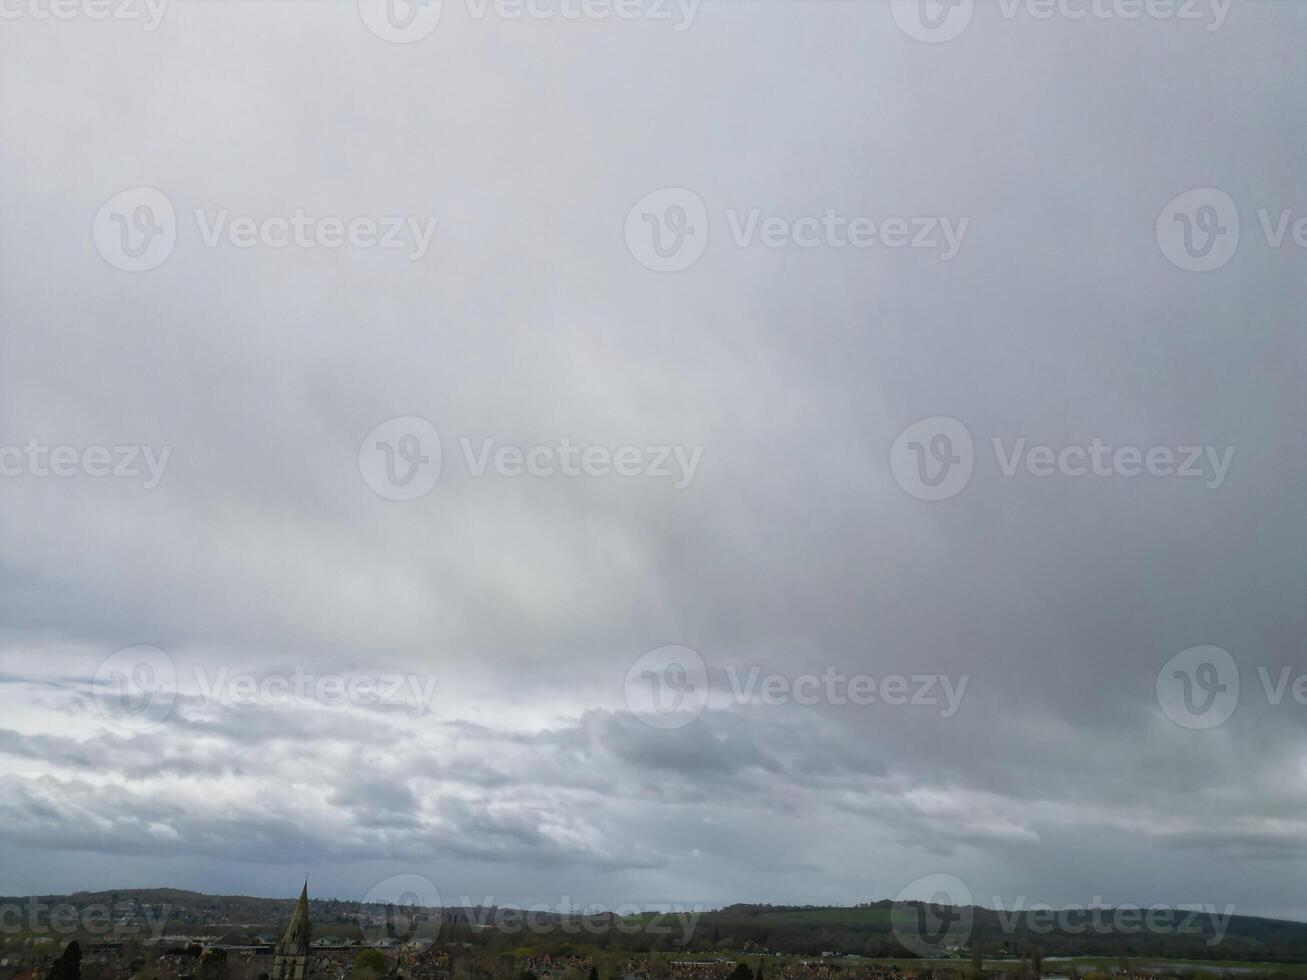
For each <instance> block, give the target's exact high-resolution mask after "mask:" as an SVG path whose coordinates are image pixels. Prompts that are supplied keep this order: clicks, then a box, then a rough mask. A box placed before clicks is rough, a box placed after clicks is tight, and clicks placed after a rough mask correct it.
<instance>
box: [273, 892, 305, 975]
mask: <svg viewBox="0 0 1307 980" xmlns="http://www.w3.org/2000/svg"><path fill="white" fill-rule="evenodd" d="M308 958H309V883H308V880H307V879H305V881H304V890H303V891H301V892H300V900H299V901H298V902H296V903H295V911H294V912H293V913H292V914H291V917H290V924H289V925H287V926H286V932H285V935H283V936H282V937H281V942H279V943H277V948H276V950H275V952H274V957H273V971H272V976H273V978H274V980H302V978H303V977H304V972H305V968H306V967H307V965H308Z"/></svg>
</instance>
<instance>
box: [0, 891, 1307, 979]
mask: <svg viewBox="0 0 1307 980" xmlns="http://www.w3.org/2000/svg"><path fill="white" fill-rule="evenodd" d="M36 898H37V899H38V900H39V901H40V902H41V903H43V904H44V905H47V906H53V905H58V904H61V903H66V904H69V905H72V906H74V907H76V908H79V909H84V908H87V907H91V906H99V907H109V906H112V907H113V908H114V909H115V913H116V915H133V914H135V915H142V916H146V915H153V916H154V917H155V918H166V934H168V935H223V936H230V935H234V934H244V935H246V936H249V937H251V938H252V937H254V936H255V935H260V934H262V935H265V936H266V935H268V934H276V933H278V932H279V931H280V929H281V928H282V927H284V924H285V922H286V919H287V918H288V917H289V916H290V914H291V911H292V909H293V908H294V904H295V897H294V896H287V897H285V898H261V897H256V896H246V895H204V894H201V893H199V892H192V891H184V890H180V889H174V888H135V889H127V888H124V889H118V890H111V891H96V892H76V893H74V894H72V895H43V896H36ZM28 901H29V898H27V897H19V898H0V903H27V902H28ZM895 909H896V906H895V903H891V902H889V901H879V902H868V903H865V904H861V905H857V906H792V905H757V904H737V905H730V906H727V907H725V908H721V909H714V910H711V911H706V912H702V913H698V914H670V913H666V914H655V913H646V914H644V915H639V916H629V917H626V918H622V919H618V918H617V917H615V916H611V915H604V916H595V917H590V918H589V919H588V924H589V925H590V926H591V927H592V928H585V929H583V928H578V927H577V926H578V922H579V920H578V917H576V916H563V915H552V914H539V913H535V914H534V916H533V919H532V922H533V925H532V927H531V928H530V929H526V928H524V927H523V920H522V917H521V913H520V912H518V911H517V910H514V909H509V908H503V909H494V908H475V909H467V908H463V909H460V908H444V909H438V910H436V909H433V910H428V911H427V913H426V914H420V915H418V916H417V917H416V919H417V921H416V923H413V922H409V923H408V924H407V925H406V928H410V929H411V930H412V932H413V934H414V935H422V936H428V937H431V936H435V935H437V934H439V935H440V936H441V938H442V939H445V940H451V941H452V940H457V941H466V942H470V943H473V944H485V943H494V942H496V937H497V936H498V937H502V938H504V939H507V938H508V937H513V941H514V942H518V941H525V940H528V939H529V940H530V941H532V942H548V941H552V940H557V941H561V942H567V943H570V944H572V945H576V946H585V945H599V946H604V947H608V948H624V949H632V950H666V951H669V952H670V951H687V952H726V953H731V954H737V953H740V952H749V953H762V952H764V951H770V952H774V953H780V954H791V955H817V954H819V953H822V952H834V953H840V954H847V955H859V956H867V957H873V958H878V959H891V958H893V959H899V958H912V957H916V956H918V955H919V953H918V952H913V951H912V950H911V949H906V948H905V947H904V945H903V944H902V943H901V941H900V935H901V934H902V932H903V930H904V928H905V927H908V928H909V931H910V927H911V926H912V924H913V923H914V922H915V915H916V914H917V913H918V911H921V912H922V913H923V914H925V913H929V914H930V915H932V916H935V920H939V919H940V918H941V917H942V918H943V919H947V920H948V921H964V922H969V923H970V926H969V929H967V930H966V931H965V934H963V935H960V936H956V937H953V936H950V937H948V938H947V939H945V940H944V942H943V943H942V944H941V946H940V948H938V949H931V950H929V951H928V953H929V956H930V957H931V958H954V959H958V960H969V959H970V956H971V949H972V948H974V947H976V946H978V947H979V949H980V951H981V953H982V955H983V957H984V958H986V959H987V960H1002V959H1009V960H1010V959H1012V958H1014V957H1020V956H1033V955H1039V956H1041V957H1044V958H1049V957H1108V958H1111V959H1114V960H1119V959H1120V958H1121V957H1128V958H1131V959H1133V960H1137V961H1141V962H1142V961H1147V960H1149V959H1170V960H1218V961H1227V962H1256V963H1307V924H1305V923H1301V922H1289V921H1283V920H1276V919H1265V918H1258V917H1254V916H1241V915H1232V916H1229V917H1226V916H1225V914H1224V911H1223V910H1215V909H1213V910H1208V911H1201V912H1200V911H1186V910H1176V911H1175V912H1174V913H1172V914H1171V916H1170V917H1169V918H1168V917H1166V916H1160V917H1154V919H1153V921H1152V927H1151V928H1150V927H1149V924H1148V920H1147V919H1146V910H1145V911H1143V912H1141V911H1140V910H1138V909H1121V910H1120V911H1119V912H1118V911H1117V910H1113V909H1099V910H1088V911H1086V910H1079V911H1077V912H1069V913H1065V914H1061V915H1056V914H1052V913H1049V912H1037V911H1034V910H1029V911H1022V912H1002V911H996V910H993V909H985V908H979V907H974V906H973V907H969V908H965V909H962V908H951V907H944V908H937V907H934V906H932V907H930V908H929V909H925V908H924V907H922V906H921V904H920V903H907V904H906V905H904V904H899V905H898V906H897V912H896V911H895ZM165 910H166V917H165V916H163V915H162V913H163V912H164V911H165ZM383 913H384V909H383V907H382V906H379V905H369V906H364V905H362V903H359V902H357V901H345V900H339V899H334V898H315V899H312V900H311V901H310V916H311V918H312V920H313V923H314V935H315V937H323V936H332V937H335V938H351V937H358V936H362V935H363V929H362V928H361V925H360V923H366V924H368V925H369V927H371V926H377V927H379V926H380V924H381V923H382V922H384V915H383ZM935 920H932V921H935ZM603 923H606V924H607V925H608V926H609V927H610V928H593V927H594V926H595V925H596V924H603ZM896 924H897V925H898V926H899V931H898V933H896V930H895V928H894V927H895V925H896ZM949 947H953V948H949ZM959 965H962V964H961V963H960V964H959Z"/></svg>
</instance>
